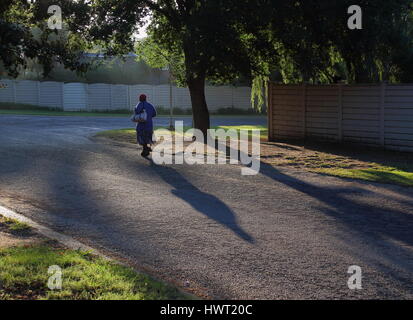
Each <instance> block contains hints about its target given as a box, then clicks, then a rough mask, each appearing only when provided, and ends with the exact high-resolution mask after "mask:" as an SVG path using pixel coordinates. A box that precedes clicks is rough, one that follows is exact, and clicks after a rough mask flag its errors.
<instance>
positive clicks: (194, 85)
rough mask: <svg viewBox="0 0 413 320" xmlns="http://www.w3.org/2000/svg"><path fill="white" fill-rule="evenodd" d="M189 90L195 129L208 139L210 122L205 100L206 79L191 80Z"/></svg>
mask: <svg viewBox="0 0 413 320" xmlns="http://www.w3.org/2000/svg"><path fill="white" fill-rule="evenodd" d="M188 88H189V93H190V95H191V103H192V114H193V120H194V124H193V125H194V128H195V129H199V130H201V131H202V132H203V134H204V137H206V136H207V130H208V129H209V128H210V122H209V111H208V106H207V103H206V99H205V77H197V78H191V79H189V80H188Z"/></svg>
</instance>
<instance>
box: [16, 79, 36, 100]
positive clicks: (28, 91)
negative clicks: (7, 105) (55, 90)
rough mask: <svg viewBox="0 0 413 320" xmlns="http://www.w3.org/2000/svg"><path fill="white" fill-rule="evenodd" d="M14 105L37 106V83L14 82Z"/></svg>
mask: <svg viewBox="0 0 413 320" xmlns="http://www.w3.org/2000/svg"><path fill="white" fill-rule="evenodd" d="M14 84H15V87H16V89H15V90H16V103H22V104H32V105H36V106H38V105H39V82H38V81H30V80H23V81H16V82H15V83H14Z"/></svg>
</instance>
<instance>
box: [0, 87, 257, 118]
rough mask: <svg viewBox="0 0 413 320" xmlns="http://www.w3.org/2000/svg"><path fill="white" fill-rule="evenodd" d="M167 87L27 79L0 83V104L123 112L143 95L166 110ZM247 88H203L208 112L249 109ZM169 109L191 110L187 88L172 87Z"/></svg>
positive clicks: (248, 90) (249, 89) (130, 107)
mask: <svg viewBox="0 0 413 320" xmlns="http://www.w3.org/2000/svg"><path fill="white" fill-rule="evenodd" d="M169 92H170V89H169V86H168V85H160V86H152V85H132V86H127V85H111V84H102V83H97V84H85V83H61V82H49V81H47V82H39V81H29V80H23V81H18V80H0V102H12V103H23V104H31V105H37V106H44V107H54V108H61V109H64V110H67V111H78V110H102V111H103V110H125V109H132V108H133V107H135V105H136V103H137V97H138V95H139V94H141V93H145V94H146V95H147V96H148V98H149V101H150V102H152V103H153V104H154V105H155V106H157V107H160V106H162V107H166V108H167V107H169ZM250 95H251V88H248V87H238V88H236V87H230V86H220V87H212V86H207V87H206V99H207V103H208V106H209V108H210V110H216V109H218V108H226V107H235V108H240V109H249V108H251V103H250ZM173 106H174V107H179V108H183V109H189V108H191V99H190V96H189V90H188V89H187V88H177V87H175V86H174V87H173Z"/></svg>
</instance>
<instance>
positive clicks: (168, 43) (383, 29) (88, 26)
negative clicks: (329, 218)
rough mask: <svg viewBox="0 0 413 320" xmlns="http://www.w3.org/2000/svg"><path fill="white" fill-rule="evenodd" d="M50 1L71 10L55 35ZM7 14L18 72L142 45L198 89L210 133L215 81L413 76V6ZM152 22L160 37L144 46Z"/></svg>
mask: <svg viewBox="0 0 413 320" xmlns="http://www.w3.org/2000/svg"><path fill="white" fill-rule="evenodd" d="M52 2H53V3H52ZM50 4H58V5H61V6H62V11H63V14H64V16H63V18H64V22H65V24H64V25H65V30H63V31H64V32H62V31H56V30H53V31H52V30H47V28H46V26H45V19H47V18H48V14H47V9H46V8H47V6H48V5H50ZM354 4H356V5H359V6H360V7H361V8H362V10H363V15H362V19H363V23H362V25H363V28H362V29H361V30H351V29H349V28H348V25H347V20H348V18H349V14H348V12H347V10H348V8H349V7H350V6H351V5H354ZM0 8H1V9H2V10H1V13H0V24H2V29H1V30H2V31H1V32H0V37H1V45H2V50H1V51H0V59H1V61H2V62H3V64H5V65H6V67H7V68H8V69H9V70H10V72H11V73H13V72H15V67H16V66H17V65H19V64H24V61H23V60H24V58H23V57H30V58H31V57H37V59H39V60H40V61H41V62H42V63H43V64H44V65H45V66H46V71H47V66H50V62H51V61H52V59H58V60H59V61H61V62H62V63H64V64H65V65H66V66H67V67H69V68H72V69H80V70H81V69H82V68H83V67H85V66H84V65H82V64H81V63H79V60H77V59H76V54H79V52H80V51H81V50H82V49H85V48H87V47H88V46H90V45H91V44H93V45H95V46H99V47H100V48H102V51H104V53H106V54H108V55H116V54H125V53H128V52H131V51H133V50H135V49H136V48H137V51H138V52H139V53H140V54H141V55H142V56H145V57H146V58H147V59H148V60H150V61H151V62H152V64H153V65H159V66H161V65H162V66H163V65H165V64H167V65H168V66H170V67H171V69H172V71H173V73H174V74H175V77H176V78H177V79H178V81H180V82H181V83H182V84H185V85H187V86H188V87H189V90H190V94H191V100H192V108H193V114H194V125H195V127H196V128H198V129H201V130H203V131H204V132H206V129H207V128H209V113H208V108H207V104H206V101H205V91H204V86H205V81H206V80H209V81H213V82H216V83H225V82H228V81H233V80H234V79H238V78H240V77H242V76H243V77H247V78H249V79H251V81H252V83H253V85H254V88H256V89H257V90H255V91H256V92H261V91H260V90H261V88H262V86H263V85H264V84H265V83H266V79H268V78H269V77H270V76H271V75H273V76H274V75H275V76H276V77H277V79H278V80H280V81H283V82H287V83H291V82H301V81H309V82H320V83H331V82H334V81H337V80H338V79H345V80H347V81H348V82H375V81H380V80H390V81H395V82H397V81H407V80H410V79H411V78H412V75H413V72H412V71H413V70H412V62H413V61H412V60H413V54H412V51H413V50H412V48H413V44H412V4H411V1H410V0H393V1H388V0H376V1H374V2H373V1H370V0H358V1H357V3H354V1H349V0H305V1H304V0H242V1H239V0H213V1H212V0H156V1H155V0H90V1H87V0H79V1H76V2H75V1H71V0H60V1H49V0H43V1H36V2H35V3H34V4H28V3H27V1H23V0H20V1H11V0H4V1H3V2H2V4H1V7H0ZM148 17H150V20H151V24H150V27H149V35H150V36H149V38H148V39H146V40H144V41H143V42H140V43H139V44H138V46H135V44H136V38H135V35H136V33H137V31H138V29H139V28H140V27H141V26H142V25H143V24H144V23H145V19H148ZM36 32H37V33H36ZM16 34H17V35H19V37H16ZM260 101H261V102H262V101H263V99H262V96H261V99H260Z"/></svg>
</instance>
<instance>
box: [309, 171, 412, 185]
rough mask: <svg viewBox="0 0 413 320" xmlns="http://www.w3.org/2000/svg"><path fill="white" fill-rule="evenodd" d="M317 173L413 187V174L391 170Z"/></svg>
mask: <svg viewBox="0 0 413 320" xmlns="http://www.w3.org/2000/svg"><path fill="white" fill-rule="evenodd" d="M316 171H317V172H320V173H324V174H328V175H333V176H337V177H342V178H353V179H362V180H367V181H374V182H380V183H390V184H397V185H401V186H407V187H413V172H406V171H401V170H397V169H393V168H388V169H386V168H385V167H383V168H381V169H341V168H327V169H318V170H316Z"/></svg>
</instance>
